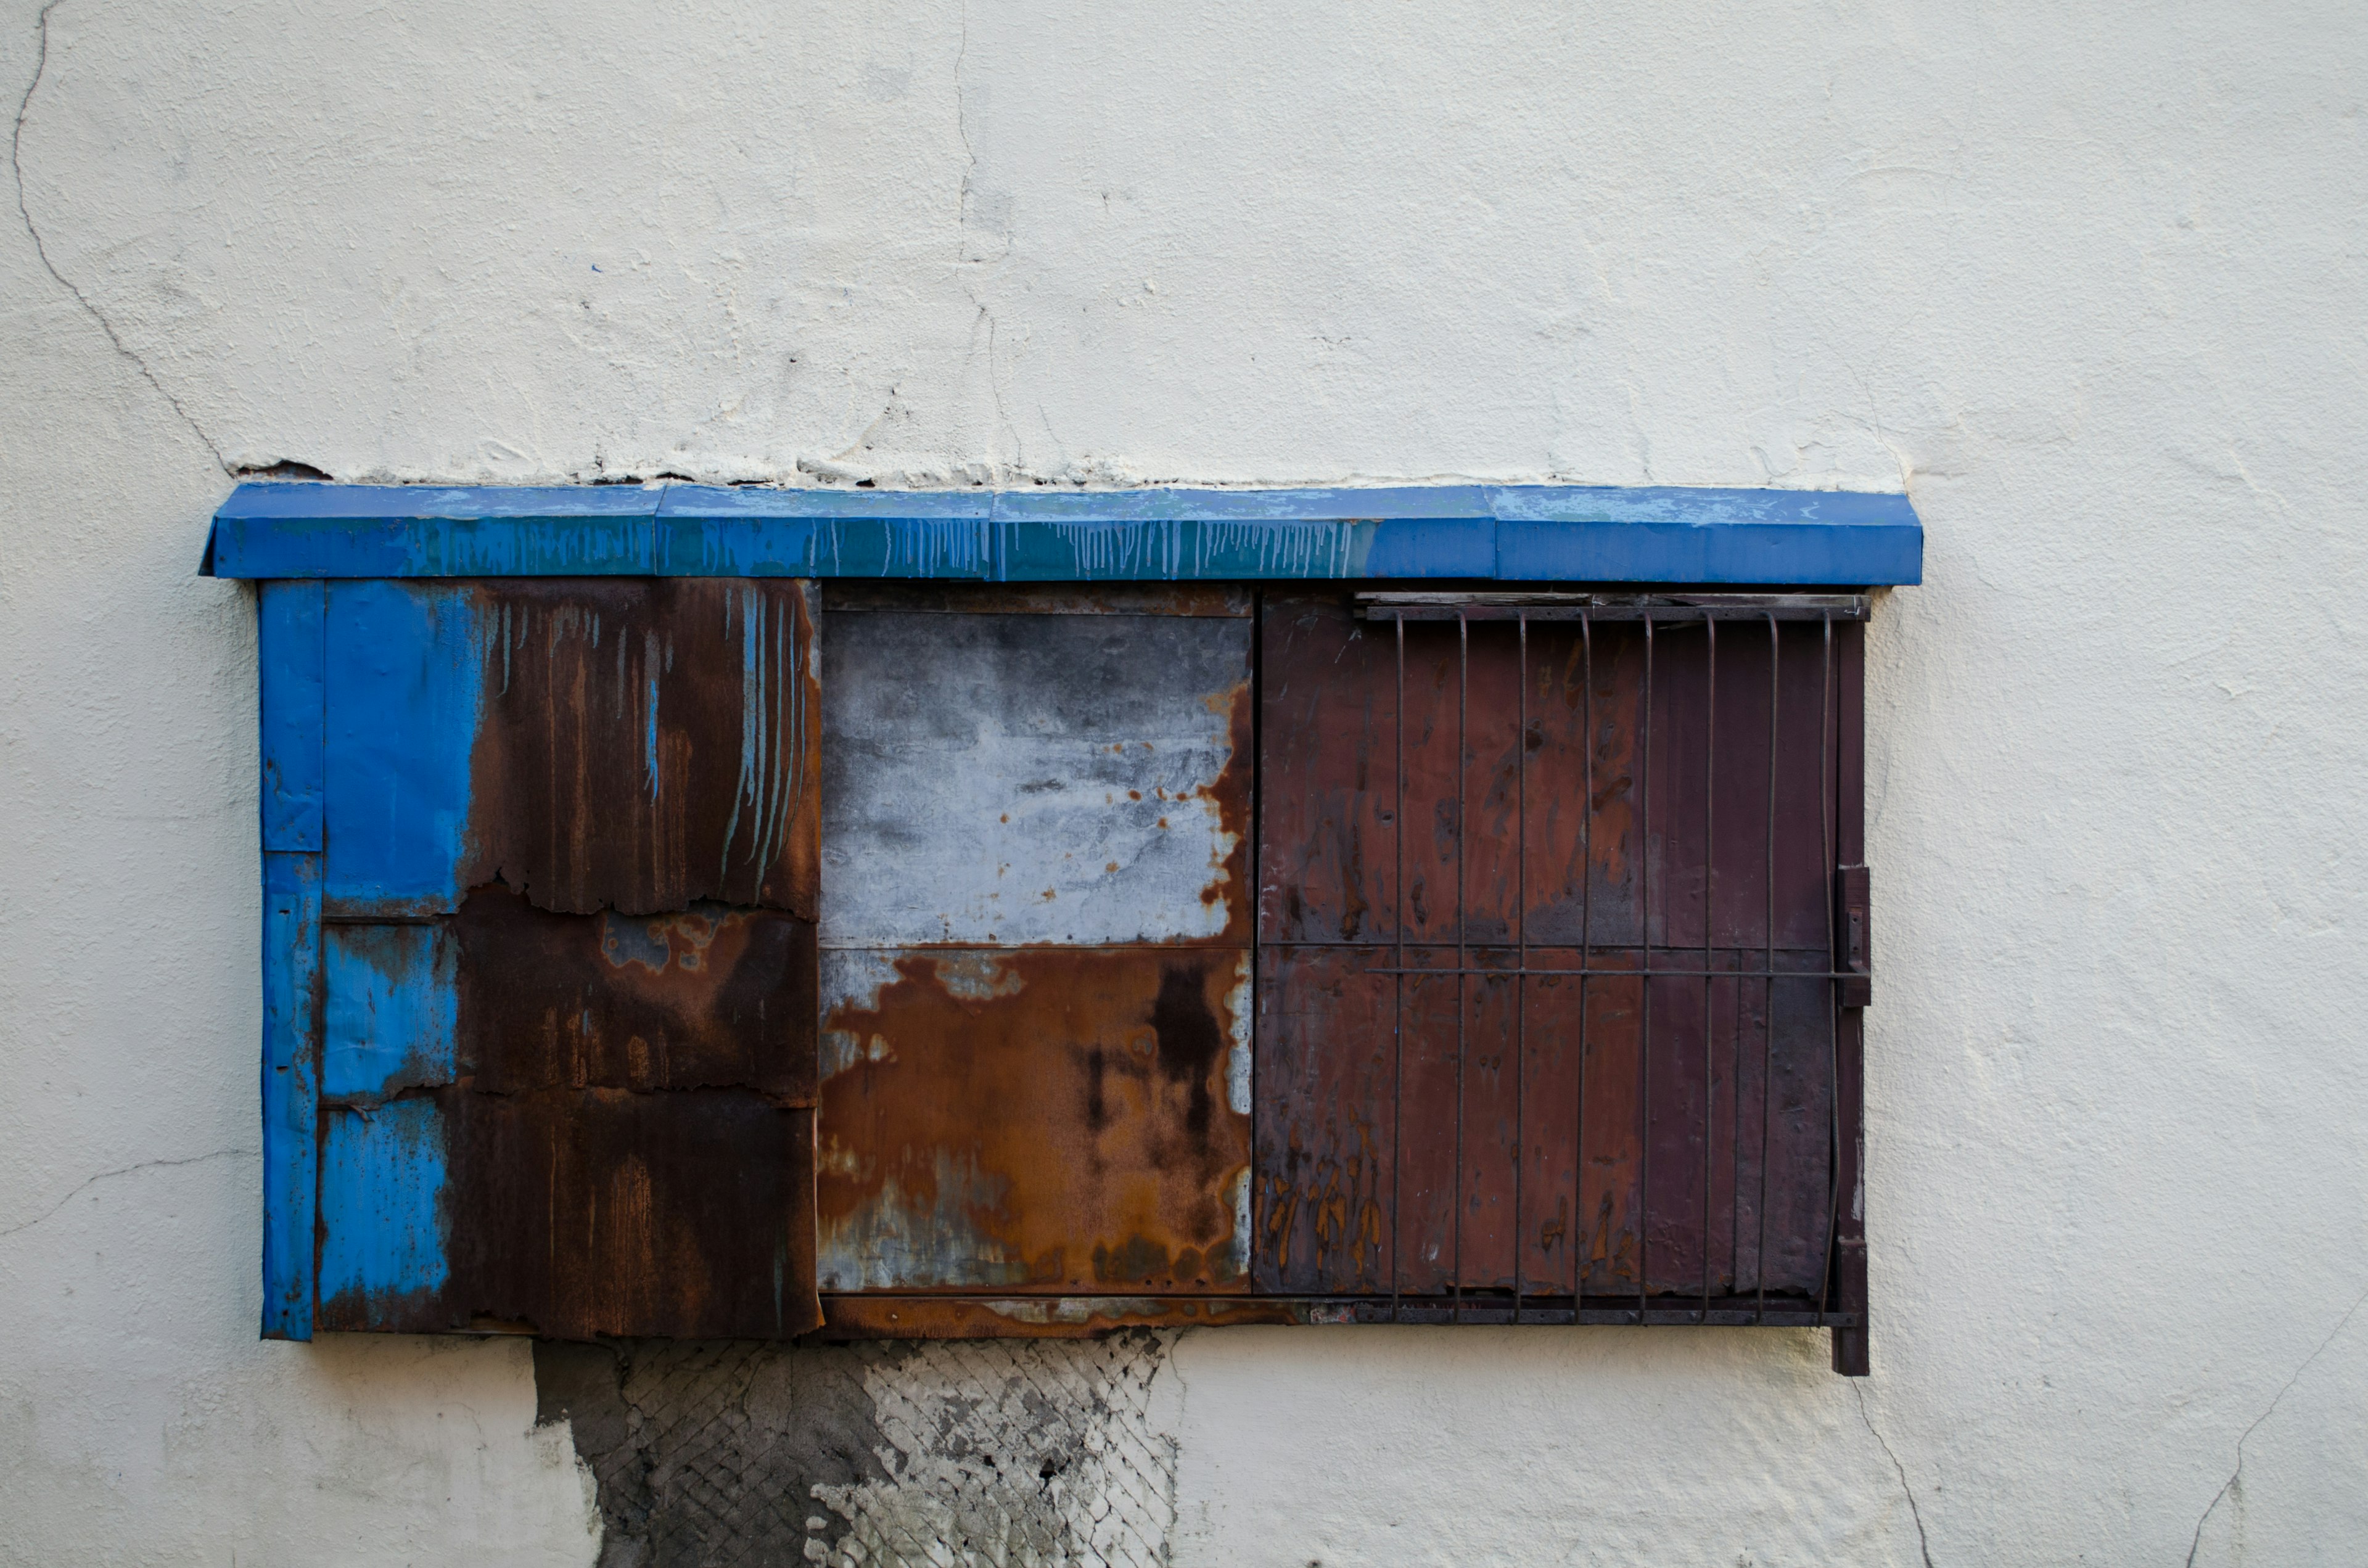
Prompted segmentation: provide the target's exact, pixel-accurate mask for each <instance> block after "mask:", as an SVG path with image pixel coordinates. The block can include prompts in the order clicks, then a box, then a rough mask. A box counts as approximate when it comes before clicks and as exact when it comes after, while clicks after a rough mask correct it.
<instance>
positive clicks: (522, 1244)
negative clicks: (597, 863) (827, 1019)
mask: <svg viewBox="0 0 2368 1568" xmlns="http://www.w3.org/2000/svg"><path fill="white" fill-rule="evenodd" d="M332 931H333V937H334V939H333V942H332V945H331V949H330V951H331V953H332V955H333V957H332V960H331V962H330V964H329V966H328V975H327V983H326V988H327V992H328V1000H327V1006H326V1012H327V1014H328V1017H329V1025H328V1050H327V1051H326V1053H325V1057H326V1063H327V1071H326V1073H325V1075H324V1085H325V1091H326V1092H325V1093H324V1107H325V1108H326V1112H327V1114H328V1115H329V1118H330V1119H329V1126H328V1131H327V1133H326V1134H325V1135H324V1166H323V1178H322V1180H323V1204H322V1209H323V1215H324V1235H323V1241H322V1255H323V1256H322V1261H323V1270H324V1271H323V1275H322V1281H323V1284H322V1293H323V1304H322V1318H321V1321H322V1323H323V1324H324V1326H327V1327H332V1328H336V1327H347V1328H358V1327H367V1328H381V1329H406V1330H415V1331H429V1330H435V1329H444V1328H457V1327H468V1326H472V1325H473V1324H478V1323H479V1322H480V1321H481V1320H482V1321H484V1322H500V1321H518V1322H522V1323H525V1324H530V1325H531V1326H532V1327H533V1328H534V1329H535V1330H536V1331H537V1332H540V1333H543V1334H549V1335H559V1336H562V1337H569V1336H576V1337H580V1336H583V1335H591V1334H675V1335H695V1334H733V1335H760V1336H776V1335H786V1334H795V1333H798V1332H801V1331H802V1330H803V1329H804V1328H806V1327H809V1326H811V1325H812V1324H813V1323H814V1322H816V1321H818V1314H819V1309H818V1307H817V1306H816V1305H815V1303H814V1259H813V1242H812V1235H813V1218H812V1214H813V1200H812V1194H813V1142H814V1132H813V1108H814V1099H815V1073H814V1064H815V1054H814V1038H815V995H816V993H815V987H814V972H815V949H814V924H813V922H811V921H808V920H801V919H799V918H798V917H796V916H795V915H789V914H786V913H783V912H781V911H779V910H766V909H733V908H729V907H727V906H724V905H720V904H698V905H694V906H693V907H692V908H691V909H689V910H688V911H685V912H683V913H680V914H675V915H617V914H615V913H614V912H613V911H611V912H606V913H603V914H600V915H553V914H551V913H548V912H546V911H543V910H539V909H536V908H534V907H533V906H532V905H531V904H529V903H528V902H527V901H526V900H525V899H524V898H523V897H521V896H520V895H518V894H517V893H514V892H509V891H508V890H507V889H506V888H502V887H500V886H498V885H496V886H492V887H486V888H481V889H479V890H478V891H477V892H474V893H472V894H471V895H470V897H469V899H468V901H467V902H466V903H463V904H462V905H461V910H460V912H459V914H458V915H454V916H451V917H450V918H449V919H447V920H444V921H440V922H438V923H436V924H434V925H407V926H342V927H333V928H332Z"/></svg>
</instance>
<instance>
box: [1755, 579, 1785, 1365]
mask: <svg viewBox="0 0 2368 1568" xmlns="http://www.w3.org/2000/svg"><path fill="white" fill-rule="evenodd" d="M1782 644H1783V634H1782V631H1779V630H1778V628H1777V625H1776V618H1775V617H1774V616H1772V615H1771V616H1770V617H1769V618H1768V888H1767V892H1768V926H1767V929H1766V931H1765V932H1764V933H1762V934H1763V935H1764V936H1765V937H1767V939H1768V958H1767V962H1766V963H1765V964H1763V965H1762V966H1761V967H1762V968H1764V969H1766V970H1767V971H1768V982H1767V1013H1766V1016H1765V1017H1762V1018H1761V1019H1760V1025H1759V1206H1758V1213H1759V1251H1758V1253H1757V1254H1756V1255H1755V1256H1754V1257H1753V1259H1752V1267H1753V1268H1754V1269H1755V1270H1757V1272H1758V1274H1759V1322H1760V1323H1763V1324H1764V1323H1766V1322H1767V1321H1768V1116H1769V1110H1770V1106H1771V1105H1772V1103H1773V1101H1772V1098H1771V1086H1772V1085H1773V1084H1774V1081H1775V1077H1776V716H1777V711H1778V710H1779V709H1780V708H1781V707H1782V704H1783V695H1784V688H1783V687H1782V683H1781V682H1779V681H1778V679H1777V678H1776V677H1777V670H1778V667H1779V666H1778V660H1779V659H1780V658H1781V657H1782Z"/></svg>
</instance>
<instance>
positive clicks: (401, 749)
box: [326, 579, 820, 918]
mask: <svg viewBox="0 0 2368 1568" xmlns="http://www.w3.org/2000/svg"><path fill="white" fill-rule="evenodd" d="M813 621H814V597H813V589H812V587H811V585H800V584H796V583H741V582H728V581H712V580H700V579H684V580H676V581H650V580H643V581H628V580H606V579H603V580H586V581H570V580H566V579H552V580H537V581H529V582H506V583H501V584H490V583H445V582H434V583H427V582H417V583H414V582H361V583H336V584H333V585H331V586H330V589H329V635H328V675H327V687H328V713H329V719H328V743H327V756H326V773H327V791H328V793H327V828H328V867H327V887H326V894H327V899H328V906H329V909H330V912H331V913H332V914H333V915H347V916H355V917H378V918H385V917H389V916H395V917H402V916H414V915H438V914H448V913H450V911H451V910H453V909H454V908H457V907H458V906H459V903H460V901H461V897H462V896H463V895H464V893H465V892H466V891H467V890H468V889H470V888H472V887H476V886H479V885H481V884H483V883H485V882H488V881H495V880H496V879H498V880H500V881H503V882H505V883H507V885H509V886H511V887H514V888H517V889H518V890H519V891H521V892H524V893H525V894H526V895H527V896H528V897H529V898H530V899H532V900H533V901H534V902H535V903H537V904H539V905H541V907H543V908H546V909H554V910H564V911H568V912H572V913H575V914H586V913H589V912H591V911H594V910H598V909H601V908H614V909H619V910H622V911H624V912H626V913H629V914H643V913H649V912H653V911H664V910H676V909H683V908H687V907H689V905H690V904H691V903H695V902H697V901H699V900H701V899H709V900H715V901H719V902H722V903H734V904H750V905H764V906H767V907H770V908H778V909H787V910H790V911H791V912H792V913H794V914H798V915H803V916H805V917H807V918H812V917H813V915H814V902H813V901H814V893H813V889H814V858H815V855H816V853H817V847H818V845H817V840H816V837H815V828H816V818H815V816H814V811H813V809H812V803H813V796H812V793H811V789H810V784H809V780H810V779H811V778H812V777H813V774H814V769H813V767H812V763H813V759H814V747H815V744H816V742H817V739H818V733H819V726H820V712H819V709H818V706H817V705H816V704H814V702H813V701H812V700H811V697H812V694H813V692H814V688H815V687H816V683H817V681H818V679H819V668H818V665H817V664H816V660H817V659H818V656H819V653H818V649H817V647H816V644H815V641H814V624H813Z"/></svg>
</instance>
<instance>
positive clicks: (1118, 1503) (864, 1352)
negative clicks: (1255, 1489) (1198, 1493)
mask: <svg viewBox="0 0 2368 1568" xmlns="http://www.w3.org/2000/svg"><path fill="white" fill-rule="evenodd" d="M1174 1343H1175V1336H1174V1335H1172V1334H1166V1333H1147V1332H1130V1333H1120V1334H1113V1335H1107V1336H1105V1337H1102V1338H1099V1339H1096V1340H1087V1341H1062V1342H1056V1343H1044V1342H1021V1341H1009V1340H998V1341H971V1342H966V1343H928V1344H922V1343H909V1342H908V1343H902V1344H882V1343H868V1344H860V1345H837V1346H831V1345H824V1346H780V1345H766V1344H752V1343H747V1342H716V1341H709V1342H705V1343H696V1342H674V1343H667V1342H662V1341H655V1340H623V1341H615V1342H612V1343H610V1344H607V1345H597V1346H594V1345H567V1344H559V1343H552V1342H545V1343H541V1344H538V1345H537V1346H535V1387H536V1395H537V1406H538V1409H537V1416H538V1420H539V1421H541V1422H543V1423H550V1422H555V1421H561V1420H564V1421H566V1422H567V1423H568V1426H569V1428H570V1431H571V1433H572V1436H573V1438H574V1442H575V1451H576V1453H577V1455H578V1457H579V1458H580V1459H581V1460H582V1461H583V1462H584V1464H585V1466H586V1468H587V1469H588V1470H589V1471H591V1473H592V1477H593V1480H594V1483H595V1485H596V1488H597V1495H598V1510H599V1515H600V1525H601V1535H602V1540H601V1550H600V1558H599V1562H600V1568H710V1565H715V1568H724V1565H730V1568H743V1565H755V1564H765V1565H768V1568H770V1565H773V1564H782V1565H788V1564H797V1565H800V1568H803V1565H804V1564H808V1563H814V1564H822V1565H824V1568H852V1565H855V1564H861V1565H863V1568H882V1565H884V1564H900V1563H914V1564H922V1563H930V1564H935V1563H941V1562H996V1563H1005V1564H1009V1565H1012V1568H1019V1565H1021V1564H1040V1563H1041V1564H1053V1563H1063V1564H1066V1563H1079V1562H1094V1563H1103V1564H1111V1565H1133V1564H1141V1565H1143V1568H1151V1565H1153V1564H1161V1563H1165V1562H1167V1561H1168V1558H1169V1554H1170V1549H1171V1542H1172V1537H1173V1534H1174V1530H1175V1526H1176V1445H1175V1440H1174V1437H1173V1436H1172V1435H1171V1432H1170V1430H1169V1423H1170V1419H1171V1417H1172V1415H1173V1411H1172V1408H1171V1407H1169V1406H1167V1405H1164V1404H1163V1403H1161V1397H1160V1395H1159V1393H1158V1392H1157V1391H1158V1390H1160V1389H1161V1388H1163V1387H1165V1386H1167V1385H1166V1384H1165V1383H1164V1382H1163V1381H1162V1378H1161V1374H1162V1372H1163V1371H1164V1369H1166V1366H1167V1356H1168V1352H1169V1350H1170V1349H1171V1347H1172V1346H1173V1345H1174Z"/></svg>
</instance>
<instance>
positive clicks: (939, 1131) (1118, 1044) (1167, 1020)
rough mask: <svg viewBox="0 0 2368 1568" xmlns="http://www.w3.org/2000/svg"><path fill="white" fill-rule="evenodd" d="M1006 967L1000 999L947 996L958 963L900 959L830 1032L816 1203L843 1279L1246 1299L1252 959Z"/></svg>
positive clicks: (1047, 952) (1194, 956) (1103, 957)
mask: <svg viewBox="0 0 2368 1568" xmlns="http://www.w3.org/2000/svg"><path fill="white" fill-rule="evenodd" d="M996 960H997V961H998V962H999V963H1000V965H1001V966H1002V971H1003V976H1004V978H1003V980H1002V982H1001V983H999V984H998V985H996V987H994V988H993V990H992V992H989V991H988V990H987V989H986V988H983V987H979V986H976V985H964V986H962V987H960V988H959V989H953V988H949V986H948V984H947V983H946V981H945V978H944V977H943V976H942V974H941V973H940V966H941V965H942V964H943V962H944V961H945V955H943V954H917V953H916V954H908V955H905V956H901V957H899V958H897V959H896V960H894V967H895V971H896V974H897V977H898V978H897V979H895V980H894V981H893V982H891V983H887V984H885V985H882V987H881V988H880V991H879V995H878V998H877V1000H876V1002H872V1003H871V1005H870V1006H864V1005H862V1004H861V1001H860V1000H850V1001H848V1002H844V1003H842V1004H841V1005H840V1006H837V1007H836V1008H835V1009H834V1010H833V1011H832V1012H831V1014H830V1015H829V1017H827V1018H826V1019H825V1023H824V1028H825V1030H826V1031H828V1034H829V1036H830V1037H831V1038H832V1039H833V1040H836V1041H837V1042H839V1044H838V1046H837V1049H835V1050H832V1051H828V1052H827V1054H829V1055H831V1056H832V1057H834V1058H835V1065H836V1070H835V1071H833V1072H832V1073H831V1074H830V1076H828V1077H827V1078H826V1079H825V1081H824V1084H823V1087H822V1110H821V1115H820V1118H819V1129H820V1138H821V1141H822V1143H821V1157H820V1160H819V1162H818V1164H819V1165H820V1167H821V1175H820V1178H819V1182H818V1193H817V1212H818V1231H819V1235H820V1238H821V1251H822V1254H823V1256H824V1258H825V1260H826V1261H825V1264H824V1268H825V1273H826V1274H827V1275H828V1277H829V1278H831V1280H832V1282H833V1284H834V1287H835V1288H837V1289H840V1290H849V1289H860V1288H869V1289H873V1290H883V1289H886V1290H913V1289H918V1290H972V1291H979V1290H994V1291H1011V1290H1019V1291H1030V1292H1057V1293H1065V1292H1079V1291H1083V1292H1087V1293H1111V1292H1116V1293H1131V1292H1135V1291H1146V1292H1152V1291H1157V1292H1165V1291H1178V1290H1183V1291H1220V1290H1224V1291H1231V1290H1243V1289H1246V1288H1247V1278H1245V1274H1244V1267H1243V1261H1242V1260H1243V1256H1244V1249H1245V1246H1246V1243H1247V1238H1245V1237H1241V1236H1238V1235H1236V1233H1235V1201H1236V1199H1235V1195H1236V1192H1237V1191H1238V1190H1239V1184H1240V1182H1241V1180H1242V1179H1243V1177H1244V1175H1245V1173H1246V1172H1247V1168H1248V1165H1249V1132H1250V1123H1249V1118H1248V1117H1247V1116H1246V1115H1242V1114H1239V1113H1237V1112H1235V1111H1234V1110H1233V1109H1232V1108H1231V1107H1230V1106H1229V1105H1228V1103H1227V1099H1226V1069H1227V1063H1228V1055H1229V1052H1230V1051H1231V1050H1232V1049H1233V1044H1234V1040H1235V1028H1233V1020H1232V1018H1231V1016H1230V1012H1229V1006H1230V999H1231V998H1232V997H1233V996H1235V994H1237V993H1239V994H1244V995H1246V994H1247V987H1244V986H1242V984H1241V982H1242V978H1243V974H1244V971H1245V967H1246V965H1247V954H1243V953H1238V952H1228V951H1223V950H1214V951H1212V950H1209V949H1175V948H1170V949H1145V948H1099V949H1097V948H1072V949H1059V948H1037V949H1012V950H1009V951H1007V952H1003V953H999V954H997V955H996ZM850 1046H851V1049H850V1048H849V1047H850Z"/></svg>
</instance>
